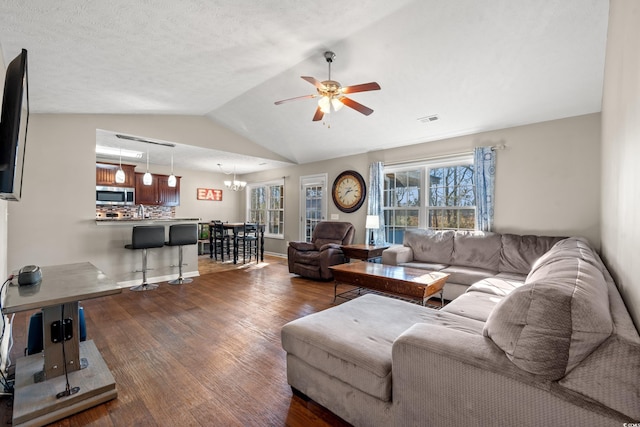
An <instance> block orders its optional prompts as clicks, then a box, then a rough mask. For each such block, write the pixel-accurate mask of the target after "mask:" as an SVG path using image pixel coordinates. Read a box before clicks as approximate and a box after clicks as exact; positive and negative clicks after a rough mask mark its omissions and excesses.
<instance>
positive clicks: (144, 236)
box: [124, 225, 164, 291]
mask: <svg viewBox="0 0 640 427" xmlns="http://www.w3.org/2000/svg"><path fill="white" fill-rule="evenodd" d="M163 246H164V227H163V226H161V225H139V226H136V227H133V231H132V233H131V244H130V245H125V246H124V247H125V248H127V249H142V283H141V284H139V285H137V286H134V287H132V288H130V289H131V290H132V291H148V290H152V289H156V288H157V287H158V285H156V284H154V283H149V282H147V249H150V248H161V247H163Z"/></svg>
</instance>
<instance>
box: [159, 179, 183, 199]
mask: <svg viewBox="0 0 640 427" xmlns="http://www.w3.org/2000/svg"><path fill="white" fill-rule="evenodd" d="M158 200H159V203H160V205H162V206H180V177H176V186H175V187H169V177H168V176H167V175H158Z"/></svg>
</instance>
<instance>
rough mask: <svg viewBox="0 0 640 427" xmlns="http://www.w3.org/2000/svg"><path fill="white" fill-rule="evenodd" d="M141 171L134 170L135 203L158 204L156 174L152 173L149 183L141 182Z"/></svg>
mask: <svg viewBox="0 0 640 427" xmlns="http://www.w3.org/2000/svg"><path fill="white" fill-rule="evenodd" d="M143 176H144V174H143V173H139V172H136V205H158V204H160V201H159V199H158V176H157V175H152V178H153V180H152V181H151V185H144V184H143V183H142V177H143Z"/></svg>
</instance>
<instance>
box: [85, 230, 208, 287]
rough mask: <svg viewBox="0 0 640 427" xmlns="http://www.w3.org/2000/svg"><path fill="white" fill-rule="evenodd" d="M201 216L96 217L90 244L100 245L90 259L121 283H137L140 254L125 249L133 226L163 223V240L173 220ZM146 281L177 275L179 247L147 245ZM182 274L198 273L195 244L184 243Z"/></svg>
mask: <svg viewBox="0 0 640 427" xmlns="http://www.w3.org/2000/svg"><path fill="white" fill-rule="evenodd" d="M199 221H200V218H190V217H189V218H128V219H110V218H107V219H95V220H93V225H92V226H91V230H92V231H91V233H92V246H93V247H99V249H98V250H95V252H94V253H92V257H91V258H90V260H91V261H92V262H94V263H95V264H96V265H100V266H101V267H102V268H103V270H104V271H105V272H106V273H107V274H108V275H109V277H111V278H113V279H114V280H115V281H116V282H117V283H118V285H119V286H121V287H131V286H135V285H138V284H140V281H141V279H142V275H141V273H140V269H141V257H140V255H139V254H137V253H135V251H131V250H128V249H125V245H126V244H129V243H131V235H132V231H133V227H135V226H138V225H162V226H164V227H165V241H169V238H168V236H169V227H170V226H171V225H174V224H194V223H195V224H197V223H198V222H199ZM148 259H149V261H148V262H149V269H150V272H149V273H148V275H149V277H148V280H149V282H152V283H162V282H167V281H169V280H173V279H175V278H176V277H177V276H178V267H177V261H178V249H177V248H176V247H173V246H164V247H161V248H154V249H149V251H148ZM183 259H184V264H185V265H184V266H183V276H184V277H196V276H198V275H199V273H198V248H197V245H189V246H184V247H183Z"/></svg>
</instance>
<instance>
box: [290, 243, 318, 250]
mask: <svg viewBox="0 0 640 427" xmlns="http://www.w3.org/2000/svg"><path fill="white" fill-rule="evenodd" d="M289 246H291V247H292V248H294V249H296V250H298V251H302V252H306V251H315V250H317V249H316V246H315V245H314V244H313V243H311V242H289Z"/></svg>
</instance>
